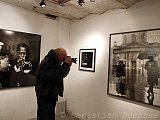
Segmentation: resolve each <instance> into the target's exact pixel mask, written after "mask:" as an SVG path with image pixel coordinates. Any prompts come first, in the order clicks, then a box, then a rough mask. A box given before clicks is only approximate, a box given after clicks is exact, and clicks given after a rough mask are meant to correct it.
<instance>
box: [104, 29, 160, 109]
mask: <svg viewBox="0 0 160 120" xmlns="http://www.w3.org/2000/svg"><path fill="white" fill-rule="evenodd" d="M107 93H108V94H110V95H114V96H118V97H121V98H126V99H129V100H133V101H137V102H141V103H146V104H149V105H152V106H157V107H159V106H160V99H159V98H160V29H152V30H142V31H133V32H124V33H114V34H110V51H109V75H108V91H107Z"/></svg>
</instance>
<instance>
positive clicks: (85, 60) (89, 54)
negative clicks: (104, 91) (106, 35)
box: [79, 49, 96, 72]
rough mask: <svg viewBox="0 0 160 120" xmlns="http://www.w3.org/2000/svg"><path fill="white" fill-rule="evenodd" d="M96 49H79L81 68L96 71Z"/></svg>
mask: <svg viewBox="0 0 160 120" xmlns="http://www.w3.org/2000/svg"><path fill="white" fill-rule="evenodd" d="M95 55H96V49H80V50H79V70H85V71H91V72H95Z"/></svg>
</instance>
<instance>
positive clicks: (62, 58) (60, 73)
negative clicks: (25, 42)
mask: <svg viewBox="0 0 160 120" xmlns="http://www.w3.org/2000/svg"><path fill="white" fill-rule="evenodd" d="M71 65H72V61H71V57H67V52H66V50H65V49H63V48H57V49H55V50H53V49H51V50H50V51H49V52H48V54H47V55H46V56H45V58H44V59H43V60H42V61H41V64H40V66H39V70H38V74H37V79H36V86H35V90H36V95H37V104H38V110H37V120H55V106H56V101H58V95H59V96H61V97H63V78H64V77H66V76H67V75H68V73H69V71H70V66H71Z"/></svg>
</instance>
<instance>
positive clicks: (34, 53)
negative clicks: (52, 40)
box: [0, 29, 41, 89]
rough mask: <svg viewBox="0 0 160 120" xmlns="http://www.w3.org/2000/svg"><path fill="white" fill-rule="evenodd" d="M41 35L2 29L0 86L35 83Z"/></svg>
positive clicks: (0, 37) (9, 86) (0, 33)
mask: <svg viewBox="0 0 160 120" xmlns="http://www.w3.org/2000/svg"><path fill="white" fill-rule="evenodd" d="M40 41H41V35H37V34H31V33H24V32H17V31H11V30H4V29H0V88H2V89H3V88H16V87H25V86H32V85H35V81H36V72H37V69H38V65H39V60H40Z"/></svg>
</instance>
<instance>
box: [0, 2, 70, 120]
mask: <svg viewBox="0 0 160 120" xmlns="http://www.w3.org/2000/svg"><path fill="white" fill-rule="evenodd" d="M0 15H1V17H0V28H1V29H8V30H14V31H20V32H26V33H33V34H39V35H41V54H40V59H41V60H42V59H43V57H44V56H45V55H46V54H47V52H48V51H49V50H50V49H52V48H53V49H54V48H56V47H59V46H63V47H65V48H66V49H68V45H67V43H68V42H66V43H65V46H64V45H63V44H62V42H59V41H61V40H66V41H69V28H70V27H69V26H70V22H69V21H68V20H66V19H62V18H58V19H57V20H51V19H47V18H46V17H45V16H43V15H41V14H38V13H36V12H32V11H29V10H26V9H23V8H20V7H17V6H13V5H11V4H7V3H4V2H1V1H0ZM66 29H67V30H66ZM59 32H61V34H59ZM59 39H61V40H59ZM36 109H37V106H36V96H35V92H34V87H24V88H18V89H7V90H0V120H29V119H31V118H36Z"/></svg>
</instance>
